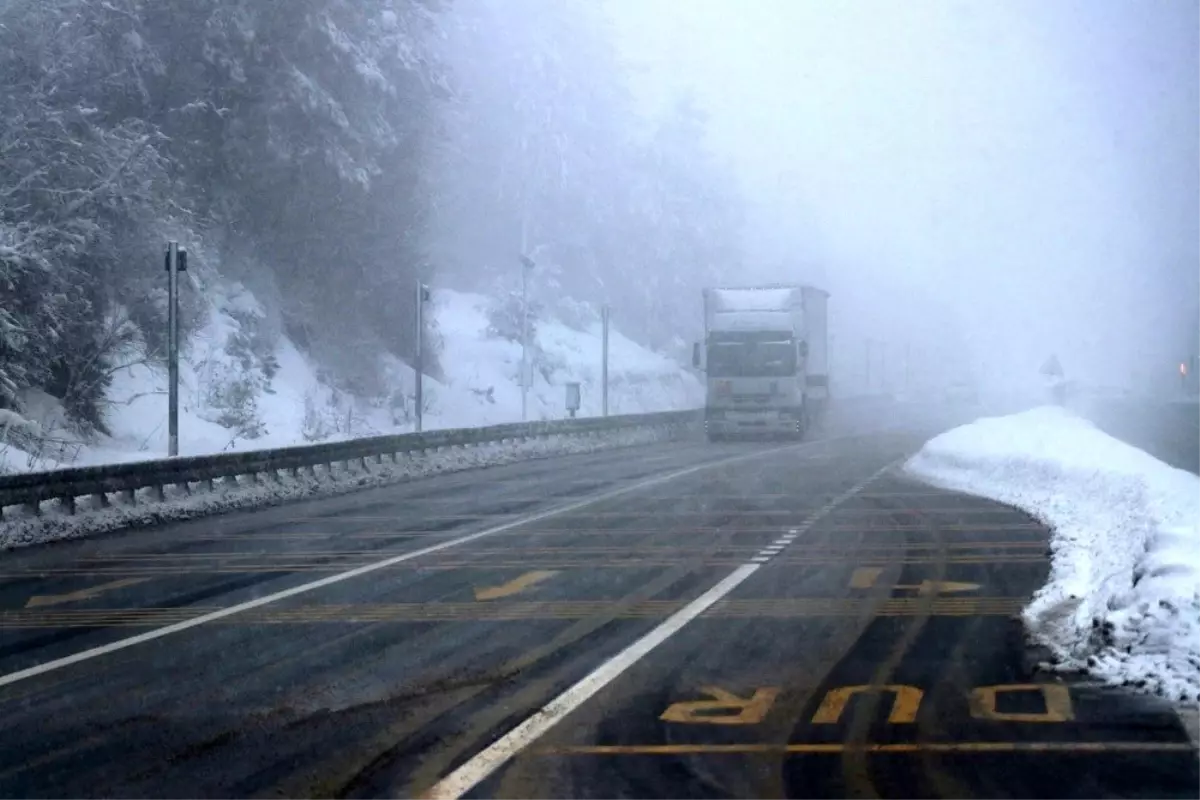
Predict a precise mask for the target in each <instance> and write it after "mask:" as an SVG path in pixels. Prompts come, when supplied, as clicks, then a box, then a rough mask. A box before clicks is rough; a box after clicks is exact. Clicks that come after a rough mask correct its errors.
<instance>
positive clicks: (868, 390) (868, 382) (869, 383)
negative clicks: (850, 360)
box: [866, 339, 871, 394]
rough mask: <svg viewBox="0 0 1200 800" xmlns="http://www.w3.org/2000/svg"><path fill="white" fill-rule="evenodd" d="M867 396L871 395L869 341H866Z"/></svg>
mask: <svg viewBox="0 0 1200 800" xmlns="http://www.w3.org/2000/svg"><path fill="white" fill-rule="evenodd" d="M866 393H867V394H870V393H871V340H870V339H867V390H866Z"/></svg>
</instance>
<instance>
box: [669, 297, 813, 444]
mask: <svg viewBox="0 0 1200 800" xmlns="http://www.w3.org/2000/svg"><path fill="white" fill-rule="evenodd" d="M828 298H829V293H828V292H825V291H823V290H821V289H817V288H815V287H812V286H782V285H771V286H757V287H746V288H728V289H705V290H704V334H705V335H704V341H703V342H697V343H696V344H695V345H694V346H693V349H692V363H693V365H694V366H695V367H697V368H700V369H703V370H704V371H705V372H706V373H707V375H706V381H705V383H706V389H707V392H706V400H705V409H704V428H705V432H706V433H707V435H708V438H709V441H715V440H718V439H726V438H732V437H736V436H740V435H763V434H765V435H773V436H787V437H792V438H800V437H802V436H804V433H805V431H806V430H807V429H808V427H809V426H810V425H811V424H812V423H813V422H814V421H816V420H818V419H820V418H821V416H822V414H823V413H824V412H825V409H826V407H827V405H828V402H829V342H828V324H827V315H826V310H827V304H828Z"/></svg>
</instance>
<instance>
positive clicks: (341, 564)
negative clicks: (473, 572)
mask: <svg viewBox="0 0 1200 800" xmlns="http://www.w3.org/2000/svg"><path fill="white" fill-rule="evenodd" d="M759 549H761V548H759ZM785 553H786V551H785ZM687 557H688V554H687V553H680V554H679V555H678V556H676V557H675V558H668V557H664V556H655V557H646V558H639V557H637V554H636V553H631V554H630V558H628V559H623V560H601V559H599V558H597V559H587V558H579V559H575V560H571V559H565V558H546V557H530V558H528V559H514V560H503V561H501V560H486V559H480V560H479V561H473V560H453V561H441V560H429V561H421V560H417V559H414V560H413V561H411V562H406V563H404V564H397V565H396V566H395V569H396V570H397V571H404V570H459V569H481V568H487V569H501V568H504V569H522V568H525V569H528V568H529V567H540V568H543V569H554V570H557V571H561V570H564V569H572V568H575V569H579V568H602V569H655V568H661V567H673V566H678V563H679V559H680V558H687ZM855 560H856V561H859V562H867V563H872V562H873V563H878V564H887V565H891V564H901V565H904V564H913V565H917V564H939V563H945V564H1041V563H1045V562H1046V561H1047V560H1048V559H1047V558H1046V557H1045V556H1042V555H1032V554H1030V555H1022V554H1012V555H1001V554H997V555H994V556H991V555H978V556H975V555H971V556H949V557H947V558H944V559H941V558H938V557H936V556H933V555H928V556H917V557H913V558H898V557H893V556H888V555H868V556H859V557H856V558H855ZM845 561H846V558H845V557H843V556H841V555H830V556H816V557H806V556H803V555H798V556H794V557H792V556H788V555H786V554H780V555H778V556H776V557H775V558H774V559H772V561H771V565H772V566H781V565H791V566H819V565H824V564H841V563H844V562H845ZM363 563H370V562H367V561H365V559H363V560H340V561H336V562H326V563H286V562H282V563H281V562H268V563H262V564H203V563H196V564H142V565H140V566H131V567H120V566H116V565H113V566H97V567H81V568H78V569H58V570H46V571H41V572H38V573H30V572H0V579H2V580H28V579H30V578H39V577H42V578H44V577H47V576H54V577H83V576H92V577H104V576H109V575H126V576H142V577H143V578H144V579H149V578H154V577H163V576H170V575H230V574H235V575H245V574H254V573H290V572H296V573H305V572H316V573H323V572H339V571H341V570H344V569H348V568H351V567H354V566H358V565H361V564H363ZM743 563H745V559H744V558H742V559H739V558H737V557H736V556H722V557H717V558H703V559H701V560H699V562H698V564H697V565H698V566H706V567H728V566H739V565H741V564H743ZM909 588H919V587H909Z"/></svg>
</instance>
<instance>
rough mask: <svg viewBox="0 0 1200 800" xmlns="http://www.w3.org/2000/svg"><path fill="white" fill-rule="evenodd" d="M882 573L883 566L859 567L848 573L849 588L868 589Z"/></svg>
mask: <svg viewBox="0 0 1200 800" xmlns="http://www.w3.org/2000/svg"><path fill="white" fill-rule="evenodd" d="M881 574H883V567H859V568H858V569H856V570H854V572H852V573H850V588H851V589H870V588H871V587H872V586H874V585H875V581H877V580H879V576H880V575H881Z"/></svg>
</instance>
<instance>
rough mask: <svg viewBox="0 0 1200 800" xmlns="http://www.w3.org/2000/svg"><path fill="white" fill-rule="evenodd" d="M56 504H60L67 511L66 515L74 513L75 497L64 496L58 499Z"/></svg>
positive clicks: (70, 495)
mask: <svg viewBox="0 0 1200 800" xmlns="http://www.w3.org/2000/svg"><path fill="white" fill-rule="evenodd" d="M58 502H60V503H62V507H63V508H65V509H66V510H67V513H68V514H74V513H75V495H73V494H64V495H63V496H62V497H60V498H58Z"/></svg>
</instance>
